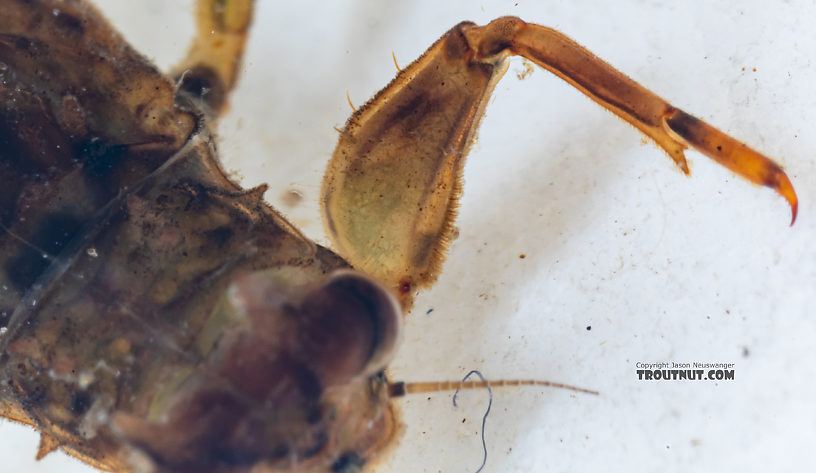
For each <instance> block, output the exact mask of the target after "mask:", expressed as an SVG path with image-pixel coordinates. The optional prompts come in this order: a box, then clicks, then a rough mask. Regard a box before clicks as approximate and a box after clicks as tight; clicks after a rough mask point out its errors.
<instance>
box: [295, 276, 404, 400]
mask: <svg viewBox="0 0 816 473" xmlns="http://www.w3.org/2000/svg"><path fill="white" fill-rule="evenodd" d="M300 313H301V315H300V317H301V318H300V322H299V331H298V332H299V333H298V341H299V350H300V354H301V356H302V359H304V360H309V361H308V363H309V367H310V368H311V369H312V370H313V371H314V372H315V373H316V374H317V376H318V378H320V380H321V381H322V382H323V384H324V385H327V386H331V385H336V384H342V383H345V382H347V381H348V380H350V379H351V378H354V377H357V376H371V375H373V374H375V373H377V372H378V371H380V370H382V369H383V368H384V367H385V365H386V364H387V363H388V362H389V361H390V360H391V358H392V356H393V354H394V351H395V349H396V347H397V345H398V343H399V340H400V336H401V327H402V312H401V310H400V308H399V304H398V303H397V301H396V299H395V298H394V296H392V295H391V293H390V292H389V291H388V289H386V288H385V287H383V286H381V285H380V284H379V283H377V282H375V281H374V280H373V279H372V278H369V277H367V276H364V275H363V274H361V273H357V272H355V271H348V270H343V271H337V272H335V273H333V274H332V275H331V276H330V277H329V278H328V279H327V280H326V282H325V283H324V284H323V285H321V286H319V287H318V288H317V289H315V290H313V291H312V292H310V293H309V294H308V295H307V296H306V298H305V299H304V301H303V304H302V306H301V309H300Z"/></svg>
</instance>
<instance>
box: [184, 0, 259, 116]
mask: <svg viewBox="0 0 816 473" xmlns="http://www.w3.org/2000/svg"><path fill="white" fill-rule="evenodd" d="M253 3H254V2H253V0H198V1H197V5H196V36H195V38H194V39H193V44H192V45H191V46H190V50H189V51H188V53H187V57H186V58H185V59H184V60H183V61H182V62H181V64H179V65H178V66H177V67H176V71H175V74H174V75H175V76H176V78H177V79H179V80H180V82H181V83H180V88H181V89H183V90H186V91H187V92H189V93H190V94H192V95H193V96H194V97H200V98H201V99H202V100H203V101H204V103H206V104H207V105H208V106H209V107H210V109H211V110H212V112H213V114H214V115H218V114H219V113H220V112H222V111H223V110H224V108H225V105H226V102H227V100H226V99H227V95H228V94H229V92H230V91H231V90H232V88H233V87H235V82H236V79H237V77H238V68H239V66H240V64H241V57H242V55H243V53H244V47H245V45H246V40H247V34H248V32H249V25H250V23H251V22H252V7H253Z"/></svg>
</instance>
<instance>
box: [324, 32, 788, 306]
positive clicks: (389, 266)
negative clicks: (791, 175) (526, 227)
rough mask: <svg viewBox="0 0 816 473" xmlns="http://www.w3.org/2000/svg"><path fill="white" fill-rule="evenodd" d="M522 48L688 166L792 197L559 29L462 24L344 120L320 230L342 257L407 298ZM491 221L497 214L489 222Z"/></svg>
mask: <svg viewBox="0 0 816 473" xmlns="http://www.w3.org/2000/svg"><path fill="white" fill-rule="evenodd" d="M510 55H520V56H524V57H526V58H528V59H530V60H532V61H534V62H536V63H537V64H539V65H540V66H542V67H545V68H546V69H548V70H550V71H552V72H554V73H555V74H557V75H558V76H559V77H561V78H563V79H564V80H566V81H567V82H569V83H570V84H572V85H573V86H575V87H576V88H578V89H579V90H580V91H582V92H583V93H584V94H586V95H588V96H589V97H590V98H592V99H593V100H594V101H596V102H597V103H599V104H600V105H601V106H603V107H604V108H606V109H608V110H610V111H611V112H613V113H615V114H616V115H618V116H620V117H621V118H623V119H624V120H626V121H628V122H629V123H631V124H632V125H634V126H635V127H637V128H638V129H639V130H640V131H642V132H643V133H645V134H646V135H648V136H649V137H650V138H652V139H653V140H654V141H655V142H656V143H657V144H658V145H659V146H660V147H661V148H663V149H664V150H665V151H666V152H667V153H668V154H669V156H670V157H671V158H672V159H673V160H674V161H675V163H677V165H678V166H680V168H681V169H682V170H683V171H684V172H686V173H688V167H687V165H686V160H685V157H684V154H683V151H684V150H685V149H686V148H688V147H692V148H694V149H696V150H698V151H700V152H702V153H703V154H705V155H707V156H709V157H711V158H713V159H714V160H715V161H717V162H719V163H720V164H723V165H724V166H726V167H728V168H729V169H732V170H733V171H735V172H736V173H738V174H740V175H741V176H743V177H745V178H747V179H748V180H750V181H752V182H755V183H757V184H762V185H766V186H769V187H772V188H773V189H775V190H776V191H777V192H778V193H779V194H781V195H782V196H783V197H785V198H786V199H787V200H788V202H789V204H790V205H791V208H792V211H793V217H794V219H795V217H796V206H797V200H796V195H795V193H794V191H793V187H792V186H791V183H790V181H789V180H788V178H787V176H785V174H784V172H783V171H782V169H781V168H780V167H779V166H778V165H776V164H775V163H774V162H773V161H771V160H770V159H768V158H766V157H765V156H763V155H761V154H759V153H758V152H756V151H754V150H752V149H750V148H748V147H747V146H745V145H743V144H741V143H739V142H737V141H736V140H734V139H733V138H731V137H729V136H727V135H725V134H724V133H722V132H720V131H718V130H716V129H715V128H713V127H711V126H710V125H708V124H706V123H704V122H702V121H700V120H698V119H696V118H694V117H692V116H691V115H688V114H686V113H685V112H683V111H681V110H679V109H677V108H675V107H673V106H671V105H669V104H668V103H667V102H665V101H664V100H662V99H661V98H660V97H658V96H656V95H655V94H653V93H652V92H650V91H649V90H647V89H645V88H643V87H642V86H640V85H639V84H637V83H636V82H634V81H632V80H631V79H629V78H628V77H626V76H625V75H623V74H621V73H620V72H618V71H616V70H615V69H613V68H612V67H611V66H610V65H609V64H607V63H606V62H604V61H603V60H601V59H599V58H597V57H596V56H594V55H593V54H592V53H590V52H589V51H587V50H586V49H584V48H583V47H582V46H580V45H579V44H577V43H576V42H574V41H572V40H571V39H569V38H567V37H566V36H564V35H563V34H561V33H559V32H557V31H555V30H553V29H550V28H546V27H543V26H539V25H533V24H527V23H524V22H523V21H521V20H519V19H518V18H510V17H507V18H500V19H498V20H495V21H493V22H491V23H490V24H488V25H487V26H484V27H479V26H476V25H474V24H472V23H461V24H459V25H457V26H456V27H454V28H453V29H452V30H450V31H449V32H447V33H446V34H445V35H444V36H443V37H442V38H441V39H440V40H439V41H437V42H436V43H435V44H434V45H432V46H431V47H430V49H428V51H427V52H425V54H423V55H422V57H420V58H419V59H417V60H416V61H415V62H414V63H413V64H411V65H410V66H408V67H407V68H405V69H403V70H402V71H401V72H400V73H399V74H398V75H397V77H396V79H394V81H393V82H392V83H391V84H389V85H388V86H387V87H386V88H385V89H383V90H382V91H381V92H379V93H378V94H377V95H376V96H375V97H374V98H373V99H372V100H371V101H369V102H368V103H367V104H366V105H365V106H364V107H362V108H361V109H359V110H357V111H356V112H355V113H354V114H353V115H352V116H351V118H349V121H348V123H346V127H345V129H344V130H343V132H342V134H341V136H340V141H339V143H338V145H337V148H336V149H335V152H334V155H333V156H332V159H331V161H330V162H329V165H328V168H327V171H326V176H325V178H324V181H323V189H322V199H321V200H322V204H323V209H324V218H325V223H326V227H327V230H328V232H329V234H330V236H331V238H332V240H333V242H334V244H335V246H336V247H337V250H338V251H339V252H340V253H341V255H342V256H344V257H345V258H347V259H348V260H349V262H350V263H351V264H352V265H354V266H355V267H356V268H358V269H360V270H362V271H364V272H367V273H369V274H371V275H373V276H375V277H378V278H380V279H381V280H383V281H386V282H387V283H388V284H390V285H391V287H393V288H394V289H395V290H396V291H397V292H398V293H399V294H400V298H401V301H402V303H403V305H404V306H405V307H409V306H410V305H411V301H412V299H413V294H414V292H415V289H416V288H418V287H421V286H426V285H429V284H431V283H432V282H433V281H434V280H435V278H436V275H437V274H438V272H439V268H440V265H441V263H442V260H443V259H444V253H445V249H446V247H447V245H448V242H449V239H450V235H451V232H452V229H453V220H454V218H455V216H456V207H457V202H458V199H459V196H460V194H461V175H462V167H463V165H464V158H465V156H466V154H467V152H468V149H469V147H470V144H471V143H472V141H473V138H474V136H475V134H476V130H477V128H478V125H479V121H480V120H481V117H482V115H483V112H484V107H485V105H486V102H487V99H488V98H489V96H490V93H491V91H492V90H493V87H494V86H495V84H496V82H497V81H498V80H499V79H500V78H501V76H502V75H503V73H504V71H505V70H506V67H507V65H506V61H505V60H506V58H507V57H508V56H510ZM497 224H500V223H497Z"/></svg>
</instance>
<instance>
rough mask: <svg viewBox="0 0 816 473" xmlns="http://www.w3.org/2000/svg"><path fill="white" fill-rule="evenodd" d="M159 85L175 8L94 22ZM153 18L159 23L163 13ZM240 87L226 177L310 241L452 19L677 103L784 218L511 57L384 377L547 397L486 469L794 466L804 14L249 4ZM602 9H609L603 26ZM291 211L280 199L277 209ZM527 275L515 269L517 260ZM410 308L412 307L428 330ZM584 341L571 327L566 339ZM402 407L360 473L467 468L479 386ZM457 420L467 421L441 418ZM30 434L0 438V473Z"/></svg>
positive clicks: (815, 77) (807, 122)
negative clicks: (344, 146)
mask: <svg viewBox="0 0 816 473" xmlns="http://www.w3.org/2000/svg"><path fill="white" fill-rule="evenodd" d="M100 3H101V4H102V6H103V7H104V8H105V10H106V11H107V12H108V13H109V14H110V15H111V17H112V19H113V21H114V23H115V24H116V25H117V26H119V27H120V28H122V29H123V31H124V33H125V35H126V36H127V38H128V39H129V40H130V41H132V42H133V43H134V44H135V45H136V46H137V48H138V49H140V50H141V51H143V52H145V53H146V54H147V55H148V56H149V57H151V58H153V59H155V60H156V61H157V62H158V63H159V65H160V66H162V67H165V68H166V67H168V66H169V65H171V64H172V63H173V62H174V60H175V59H176V58H178V57H180V56H181V54H182V52H183V51H184V49H185V48H186V44H187V43H186V39H187V38H188V35H189V34H190V33H191V31H192V20H191V17H190V16H189V15H188V9H189V4H188V3H184V2H182V3H179V4H173V5H165V2H162V1H159V0H148V1H144V2H125V1H114V0H106V1H105V2H100ZM166 3H172V2H166ZM259 3H260V4H259V11H258V14H257V17H256V24H255V30H254V33H253V38H252V42H251V44H250V46H249V53H248V54H249V55H248V57H247V61H246V65H245V70H244V73H243V78H242V82H241V86H240V89H239V91H238V92H237V93H236V95H235V96H234V97H233V101H232V103H233V107H232V110H231V113H230V115H229V116H228V117H227V119H225V120H224V121H223V122H222V123H221V126H220V129H219V132H220V135H221V154H222V156H223V160H224V163H225V166H226V167H227V168H228V169H229V170H232V171H235V172H236V173H237V175H238V176H241V177H242V182H243V184H244V185H245V186H251V185H255V184H257V183H260V182H269V183H270V184H271V185H272V187H271V190H270V191H269V193H268V194H267V198H268V199H269V200H270V202H272V203H273V204H274V205H275V206H276V207H278V208H279V209H280V210H281V211H282V212H283V213H285V214H286V215H287V216H288V217H289V218H290V219H291V220H292V221H293V222H294V223H295V224H296V225H298V226H299V227H301V228H302V229H303V230H304V232H305V233H306V234H307V235H308V236H310V237H312V238H313V239H316V240H317V241H319V242H324V243H325V238H324V234H323V231H322V228H321V223H320V218H319V213H318V208H317V199H318V192H319V184H320V178H321V175H322V171H323V166H324V165H325V162H326V161H327V159H328V157H329V156H330V154H331V151H332V149H333V147H334V143H335V140H336V139H337V134H336V132H335V131H334V130H333V129H332V127H333V126H337V127H341V126H342V125H343V123H344V121H345V118H346V117H347V116H348V115H349V114H350V109H349V107H348V105H347V103H346V97H345V94H346V91H348V93H349V95H350V97H351V100H352V101H353V102H354V103H355V104H358V105H359V104H361V103H363V102H364V101H365V100H367V99H368V98H369V97H370V96H371V95H372V94H373V93H374V92H376V90H378V89H379V88H381V87H382V86H383V85H385V84H386V83H387V82H388V81H389V80H390V79H391V78H392V77H393V75H394V73H395V69H394V65H393V64H392V59H391V52H392V51H393V52H394V53H395V55H396V57H397V60H398V61H399V63H400V65H405V64H407V63H409V62H410V61H411V60H413V59H414V58H415V57H416V56H418V55H419V54H420V53H421V52H422V51H423V50H424V49H425V48H426V47H427V46H428V45H430V44H431V43H432V42H433V41H434V40H436V39H437V38H438V37H439V36H440V35H441V34H442V33H443V32H444V31H446V30H447V29H448V28H450V27H451V26H453V25H454V24H456V23H457V22H459V21H460V20H464V19H469V20H474V21H476V22H478V23H480V24H483V23H485V22H487V21H489V20H490V19H492V18H495V17H498V16H502V15H508V14H510V15H518V16H520V17H522V18H523V19H525V20H527V21H530V22H537V23H541V24H545V25H548V26H552V27H555V28H557V29H559V30H561V31H563V32H565V33H567V34H569V35H570V36H572V37H573V38H575V39H576V40H578V41H579V42H581V43H582V44H584V45H586V46H587V47H588V48H589V49H591V50H592V51H593V52H595V53H596V54H598V55H599V56H600V57H603V58H604V59H606V60H607V61H609V62H610V63H611V64H613V65H615V66H616V67H618V68H619V69H620V70H622V71H624V72H625V73H626V74H628V75H629V76H631V77H632V78H634V79H635V80H637V81H639V82H641V83H642V84H643V85H645V86H647V87H648V88H650V89H652V90H654V91H655V92H657V93H658V94H659V95H661V96H663V97H665V98H666V99H667V100H669V101H670V102H671V103H673V104H674V105H676V106H678V107H681V108H683V109H685V110H686V111H688V112H690V113H692V114H695V115H697V116H698V117H700V118H702V119H703V120H706V121H708V122H710V123H712V124H714V125H715V126H718V127H720V128H721V129H723V130H724V131H725V132H727V133H729V134H732V135H733V136H735V137H738V138H740V139H742V140H744V141H747V142H748V143H749V144H751V145H753V146H754V147H756V148H758V149H760V150H763V151H764V152H766V153H767V154H768V155H770V156H773V157H775V158H776V159H777V160H779V161H780V162H781V163H782V164H783V166H784V167H785V168H786V170H787V171H788V174H789V175H790V177H791V179H792V181H793V183H794V186H795V187H796V189H797V191H798V194H799V198H800V201H801V207H800V217H799V221H798V222H797V223H796V225H795V226H794V227H792V228H789V227H788V226H787V225H788V222H789V217H790V215H789V211H788V209H787V206H786V205H785V203H784V201H783V200H782V199H781V198H779V197H777V196H775V195H774V194H773V193H772V192H771V191H769V190H767V189H763V188H760V187H757V186H753V185H751V184H748V183H745V182H743V181H742V180H739V179H736V178H735V177H734V176H733V175H732V174H731V173H729V172H728V171H726V170H724V169H722V168H720V167H718V166H716V165H715V164H713V163H711V162H710V161H708V160H707V159H706V158H705V157H703V156H701V155H699V154H696V153H693V152H689V153H688V157H689V160H690V161H691V168H692V177H691V178H690V179H687V178H685V177H684V176H683V175H682V174H681V173H680V172H679V171H678V170H676V169H674V167H673V165H672V163H671V161H670V160H669V159H668V158H667V157H666V156H665V154H664V153H662V152H661V151H659V150H658V149H656V148H655V147H654V146H653V145H651V144H644V143H643V142H642V140H641V138H640V136H639V134H638V133H637V132H636V131H635V130H634V129H633V128H632V127H630V126H628V125H627V124H625V123H624V122H623V121H621V120H619V119H617V118H615V117H613V116H612V115H611V114H609V113H608V112H606V111H604V110H602V109H601V108H599V107H598V106H596V105H595V104H594V103H592V102H591V101H590V100H588V99H587V98H585V97H583V96H582V95H581V94H580V93H578V92H577V91H575V90H573V89H571V88H570V87H568V86H567V85H565V84H564V83H562V82H561V81H560V80H558V79H557V78H555V77H553V76H551V75H550V74H549V73H547V72H546V71H543V70H540V69H537V70H536V71H535V72H534V73H533V74H532V76H531V77H528V78H526V79H524V80H521V81H520V80H518V79H517V78H516V72H518V71H521V70H523V64H522V62H521V61H520V60H515V61H514V62H513V63H512V64H511V66H510V69H509V71H508V73H507V75H506V77H505V79H504V80H503V81H502V82H501V83H500V84H499V86H498V87H497V89H496V93H495V98H494V100H493V101H492V102H491V104H490V105H489V107H488V109H487V117H486V118H485V120H484V122H483V126H482V131H481V133H480V136H479V139H478V142H477V144H476V145H475V146H474V150H473V153H472V154H471V156H470V158H469V161H468V166H467V169H466V173H465V178H466V181H467V185H466V187H465V197H464V199H463V202H462V207H461V213H460V218H459V221H458V225H459V227H460V229H461V231H460V236H459V238H458V240H457V241H456V242H455V243H454V244H453V246H452V249H451V252H450V257H449V260H448V262H447V263H446V265H445V268H444V272H443V275H442V276H441V277H440V279H439V282H438V284H437V285H436V286H435V287H434V288H433V289H431V290H428V291H425V292H424V293H423V294H422V295H421V296H420V297H419V299H418V300H417V303H416V308H415V310H414V312H413V313H412V314H409V315H408V317H407V324H406V337H405V343H404V345H403V347H402V350H401V353H400V355H399V357H398V359H397V360H396V361H395V363H394V364H393V369H392V371H391V373H392V375H393V377H395V378H399V379H404V380H408V381H410V380H428V379H432V380H445V379H456V378H460V377H461V376H462V375H464V374H465V373H466V372H467V371H468V370H470V369H479V370H481V371H482V372H483V373H484V374H485V376H487V377H488V378H490V379H498V378H541V379H551V380H557V381H562V382H567V383H572V384H577V385H580V386H584V387H587V388H593V389H597V390H599V391H600V392H601V395H600V396H598V397H594V396H586V395H574V394H573V393H570V392H567V391H555V390H546V389H539V388H522V389H517V388H506V389H498V390H496V391H495V392H494V404H493V412H492V413H491V415H490V417H489V419H488V424H487V444H488V449H489V455H488V463H487V467H486V469H485V471H486V472H497V473H498V472H501V473H504V472H514V471H519V472H528V471H542V472H544V471H546V472H568V471H575V472H592V471H609V470H612V471H661V472H675V471H676V472H689V471H705V472H708V471H747V472H768V471H794V470H799V471H801V470H805V469H807V468H806V466H808V465H812V464H813V460H812V448H813V445H814V444H816V407H814V401H813V400H814V399H816V389H815V388H814V383H813V381H812V380H813V377H814V371H816V370H815V369H814V364H813V362H814V356H813V354H812V347H813V340H814V339H816V316H814V314H813V305H814V300H815V299H816V297H814V290H815V289H816V250H814V248H813V242H814V241H816V222H815V221H814V206H813V203H812V202H813V199H814V198H816V192H814V189H816V161H815V160H814V150H816V137H814V134H813V131H814V125H815V124H816V95H815V93H814V84H816V67H814V65H812V64H811V61H812V56H813V53H814V52H815V51H816V36H814V35H813V30H812V25H813V20H814V18H816V5H814V2H812V1H805V0H795V1H789V2H784V3H783V2H768V1H764V0H757V1H747V0H740V1H720V2H702V1H700V2H666V4H665V5H661V4H660V2H655V1H634V0H628V1H617V2H608V1H559V0H552V1H546V2H544V1H542V2H530V1H521V0H520V1H518V2H513V1H479V2H476V1H446V2H442V1H439V0H434V1H411V2H407V1H406V2H385V1H379V2H378V1H370V2H367V1H349V2H332V3H331V4H329V2H305V1H301V2H271V1H261V2H259ZM613 5H614V6H613ZM290 189H294V190H297V191H298V192H300V193H301V194H302V195H303V197H304V199H303V201H302V203H300V204H298V205H296V206H294V207H292V206H287V205H285V204H283V195H284V193H285V191H287V190H290ZM520 254H525V255H526V258H524V259H521V258H519V255H520ZM430 309H433V311H432V312H430V313H427V312H428V311H429V310H430ZM587 326H591V330H590V331H587V329H586V327H587ZM638 361H644V362H656V361H676V362H692V361H701V362H733V363H736V379H735V380H734V381H728V382H719V383H717V382H677V381H673V382H646V381H638V380H637V377H636V374H635V363H636V362H638ZM427 398H428V396H424V395H419V396H416V397H414V398H409V399H406V400H404V401H401V402H400V404H401V405H402V406H403V411H404V414H405V416H404V417H405V419H404V422H405V431H404V434H403V436H402V438H401V439H400V441H399V444H398V446H397V448H396V449H395V450H394V452H393V454H392V455H390V456H388V457H387V458H385V460H384V462H385V464H384V465H383V466H382V468H381V469H380V470H379V471H395V472H408V471H410V472H425V471H427V472H438V471H441V472H462V473H468V472H473V471H475V470H476V468H477V467H478V466H479V464H480V462H481V456H482V451H481V444H480V440H479V436H478V432H479V427H480V420H481V416H482V414H483V412H484V409H485V407H486V402H487V395H486V393H485V392H483V391H476V392H472V393H466V394H463V395H462V396H461V398H460V406H459V408H457V409H454V408H453V407H452V406H451V404H450V394H448V393H445V394H435V395H432V396H430V398H431V399H427ZM463 419H465V421H464V422H463ZM36 445H37V436H36V434H35V433H34V432H33V431H31V430H30V429H26V428H21V427H18V426H12V425H10V424H8V423H3V424H0V455H2V457H0V458H2V470H3V471H27V472H57V471H59V472H71V473H73V472H87V471H91V470H90V469H89V468H88V467H85V466H84V465H82V464H79V463H77V462H76V461H73V460H67V459H66V458H65V457H64V455H62V454H52V455H51V456H49V457H48V458H46V460H44V461H43V462H40V463H33V457H34V454H35V451H36Z"/></svg>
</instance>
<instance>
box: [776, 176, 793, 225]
mask: <svg viewBox="0 0 816 473" xmlns="http://www.w3.org/2000/svg"><path fill="white" fill-rule="evenodd" d="M774 190H776V192H778V193H779V195H781V196H782V197H784V198H785V200H787V201H788V205H790V208H791V223H790V224H791V226H793V224H794V223H795V222H796V214H797V213H798V212H799V199H798V198H797V197H796V191H794V190H793V184H791V181H790V179H788V176H787V175H785V173H784V172H782V173H780V174H778V180H777V183H776V185H775V186H774Z"/></svg>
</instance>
